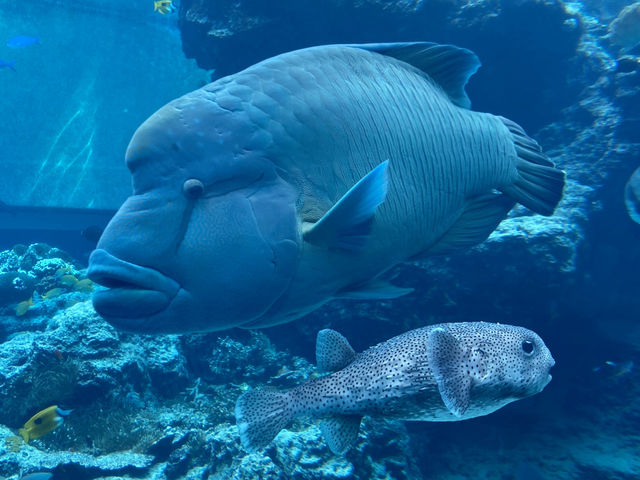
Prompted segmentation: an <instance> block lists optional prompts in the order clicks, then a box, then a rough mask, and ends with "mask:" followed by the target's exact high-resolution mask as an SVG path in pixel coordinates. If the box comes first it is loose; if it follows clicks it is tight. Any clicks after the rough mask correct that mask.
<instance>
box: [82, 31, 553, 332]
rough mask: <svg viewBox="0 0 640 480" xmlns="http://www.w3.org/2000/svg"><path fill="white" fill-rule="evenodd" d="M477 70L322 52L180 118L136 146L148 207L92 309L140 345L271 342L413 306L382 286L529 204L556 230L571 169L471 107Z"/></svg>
mask: <svg viewBox="0 0 640 480" xmlns="http://www.w3.org/2000/svg"><path fill="white" fill-rule="evenodd" d="M478 66H479V60H478V59H477V58H476V56H475V55H474V54H473V53H472V52H470V51H468V50H465V49H461V48H458V47H454V46H451V45H437V44H433V43H426V42H422V43H421V42H417V43H403V44H372V45H325V46H320V47H312V48H308V49H303V50H298V51H294V52H289V53H285V54H282V55H279V56H276V57H273V58H270V59H267V60H265V61H263V62H260V63H258V64H256V65H254V66H252V67H249V68H248V69H246V70H244V71H242V72H239V73H237V74H235V75H231V76H229V77H226V78H223V79H220V80H218V81H216V82H214V83H212V84H210V85H208V86H205V87H203V88H202V89H200V90H196V91H194V92H191V93H189V94H187V95H185V96H183V97H181V98H179V99H176V100H174V101H173V102H171V103H169V104H168V105H167V106H165V107H163V108H162V109H160V110H159V111H158V112H157V113H156V114H154V115H152V116H151V117H150V118H149V119H148V120H147V121H146V122H145V123H144V124H143V125H141V126H140V128H139V129H138V130H137V131H136V133H135V134H134V137H133V138H132V141H131V143H130V145H129V148H128V149H127V154H126V159H127V162H128V165H129V168H130V170H131V172H132V176H133V186H134V192H133V194H132V196H131V197H130V198H129V199H128V200H127V201H126V202H125V204H124V205H123V207H122V208H121V209H120V211H119V212H118V213H117V214H116V215H115V216H114V218H113V219H112V221H111V222H110V224H109V226H108V227H107V228H106V229H105V231H104V233H103V235H102V237H101V239H100V242H99V244H98V248H97V250H96V252H94V254H92V259H93V260H91V261H90V266H89V276H90V277H92V279H94V280H95V281H96V282H97V283H99V284H102V285H104V286H106V287H108V288H107V289H106V290H99V291H97V292H96V294H95V295H94V306H95V308H96V311H98V313H100V314H101V315H103V316H104V317H105V318H106V319H107V320H108V321H110V322H111V323H112V324H114V325H117V326H119V327H121V328H124V329H128V330H133V331H138V332H165V333H180V332H188V331H211V330H222V329H225V328H230V327H234V326H240V327H242V328H258V327H267V326H270V325H276V324H280V323H285V322H289V321H292V320H295V319H296V318H299V317H301V316H304V315H306V314H307V313H309V312H311V311H313V310H314V309H316V308H318V307H319V306H321V305H323V304H324V303H326V302H328V301H330V300H331V299H334V298H357V299H391V298H395V297H398V296H401V295H405V294H407V293H410V291H411V289H409V288H399V287H395V286H393V285H390V284H389V283H388V282H385V281H383V280H382V279H381V278H380V277H381V276H382V275H383V274H384V273H385V272H387V271H388V270H390V269H391V268H393V267H394V266H395V265H397V264H398V263H400V262H405V261H411V260H414V259H417V258H421V257H423V256H426V255H432V254H442V253H449V252H453V251H456V250H460V249H463V248H468V247H471V246H473V245H476V244H478V243H479V242H481V241H483V240H484V239H485V238H487V236H488V235H489V234H490V233H491V232H492V231H493V230H494V229H495V228H496V226H497V225H498V223H499V222H500V221H501V220H502V219H503V218H504V217H505V216H506V214H507V212H508V211H509V210H510V209H511V207H513V205H514V204H515V203H516V202H519V203H521V204H523V205H524V206H526V207H528V208H530V209H532V210H533V211H535V212H538V213H542V214H545V215H550V214H551V213H552V212H553V210H554V208H555V206H556V205H557V203H558V202H559V200H560V198H561V197H562V190H563V186H564V172H562V171H561V170H558V169H556V168H555V167H554V165H553V163H552V162H551V161H550V160H549V159H548V158H547V157H546V156H545V155H544V153H543V152H542V150H541V149H540V147H539V146H538V145H537V144H536V143H535V141H534V140H532V139H530V138H529V137H527V136H526V134H525V133H524V131H522V129H521V128H520V127H519V126H517V125H516V124H515V123H513V122H511V121H509V120H507V119H503V118H501V117H496V116H493V115H491V114H487V113H480V112H474V111H471V110H469V108H468V107H469V104H470V103H469V100H468V98H467V97H466V94H465V93H464V86H465V84H466V82H467V80H468V79H469V77H470V76H471V75H472V74H473V73H474V72H475V71H476V69H477V68H478ZM189 185H196V186H199V187H198V188H196V189H195V190H193V189H191V188H188V186H189ZM194 191H195V192H197V193H196V194H195V195H192V193H193V192H194ZM189 192H191V193H189ZM158 272H159V274H160V275H163V276H164V277H166V278H164V279H163V280H162V281H159V282H156V280H155V279H156V275H157V274H158ZM146 277H149V278H153V279H154V280H153V282H151V283H152V284H153V285H154V286H155V287H154V289H150V288H148V287H149V283H150V282H148V281H147V280H146ZM114 280H117V281H115V282H114ZM114 284H115V285H117V288H109V287H112V286H113V285H114ZM139 287H142V288H139Z"/></svg>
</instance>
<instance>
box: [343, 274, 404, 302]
mask: <svg viewBox="0 0 640 480" xmlns="http://www.w3.org/2000/svg"><path fill="white" fill-rule="evenodd" d="M411 292H413V288H402V287H396V286H395V285H391V284H390V283H388V282H385V281H383V280H378V279H375V278H374V279H373V280H370V281H368V282H365V283H359V284H357V285H354V286H352V287H347V288H344V289H342V290H340V291H339V292H337V293H336V294H335V295H334V296H333V298H347V299H352V300H390V299H392V298H398V297H402V296H403V295H408V294H409V293H411Z"/></svg>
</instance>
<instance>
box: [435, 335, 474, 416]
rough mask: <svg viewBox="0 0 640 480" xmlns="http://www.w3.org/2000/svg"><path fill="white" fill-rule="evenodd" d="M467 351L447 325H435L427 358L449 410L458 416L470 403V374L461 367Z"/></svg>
mask: <svg viewBox="0 0 640 480" xmlns="http://www.w3.org/2000/svg"><path fill="white" fill-rule="evenodd" d="M465 357H466V352H465V351H464V349H463V348H462V347H461V346H460V343H459V342H458V340H457V339H456V338H455V337H454V336H453V335H451V334H450V333H448V332H447V331H446V330H445V329H444V328H435V329H434V330H432V331H431V332H430V333H429V337H428V338H427V358H428V360H429V366H430V367H431V369H432V371H433V373H434V376H435V377H436V383H437V384H438V390H439V391H440V396H441V397H442V401H443V402H444V404H445V406H446V407H447V409H448V410H449V411H450V412H451V413H453V414H454V415H455V416H456V417H460V416H462V414H463V413H464V412H465V411H466V410H467V407H468V406H469V393H470V391H471V377H470V376H469V375H468V374H467V373H466V371H465V369H464V368H462V365H463V364H464V361H465Z"/></svg>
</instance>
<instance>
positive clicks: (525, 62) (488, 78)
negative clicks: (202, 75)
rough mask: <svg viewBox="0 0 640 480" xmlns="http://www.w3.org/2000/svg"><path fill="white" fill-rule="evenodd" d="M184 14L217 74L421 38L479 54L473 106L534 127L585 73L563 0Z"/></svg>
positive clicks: (189, 41)
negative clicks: (300, 53)
mask: <svg viewBox="0 0 640 480" xmlns="http://www.w3.org/2000/svg"><path fill="white" fill-rule="evenodd" d="M179 13H180V21H179V24H180V31H181V36H182V48H183V50H184V52H185V54H186V56H187V57H188V58H195V59H196V61H197V62H198V65H199V66H200V67H201V68H205V69H209V70H211V69H213V70H215V72H214V76H215V77H218V76H221V75H226V74H229V73H234V72H236V71H239V70H241V69H243V68H246V67H248V66H249V65H251V64H253V63H256V62H258V61H260V60H263V59H265V58H268V57H271V56H273V55H277V54H280V53H284V52H287V51H290V50H295V49H298V48H304V47H309V46H313V45H322V44H328V43H376V42H398V41H405V42H406V41H416V40H421V41H435V42H440V43H453V44H456V45H459V46H462V47H467V48H469V49H471V50H473V51H475V52H476V53H477V54H478V56H479V57H480V59H481V60H482V62H483V64H484V67H483V68H482V69H481V70H480V71H479V72H478V73H477V74H476V75H475V76H474V78H473V80H472V81H471V84H470V86H469V93H470V97H471V99H472V101H473V103H474V108H476V109H478V110H484V111H490V112H493V113H499V114H501V115H504V116H506V117H511V118H513V119H515V120H517V121H520V122H523V126H524V127H525V128H527V129H529V130H536V129H538V128H540V127H542V126H543V125H545V124H547V123H549V122H551V121H553V120H555V119H557V118H558V116H559V114H560V112H561V110H562V108H564V107H566V106H568V105H571V103H572V102H574V101H575V100H576V98H577V95H578V93H579V91H580V85H576V84H572V83H570V82H569V81H568V80H569V77H571V76H572V75H573V74H574V72H576V67H577V68H578V69H579V68H580V66H579V65H577V66H576V65H575V53H576V48H577V46H578V41H579V38H580V35H581V32H582V26H581V22H580V18H579V17H578V16H576V15H575V14H572V13H569V12H567V11H566V9H565V8H564V6H563V4H562V3H561V2H560V1H559V0H529V1H525V2H513V1H510V0H485V1H481V2H467V1H462V0H456V1H450V0H435V1H419V0H416V1H406V2H404V1H403V2H394V1H388V0H363V1H359V2H346V1H342V0H330V1H324V2H317V1H315V0H302V1H301V0H281V1H278V2H275V3H274V2H270V3H264V2H262V1H256V0H253V1H246V2H235V1H231V0H224V1H216V2H209V1H206V0H183V1H182V2H181V4H180V12H179ZM539 25H545V27H544V28H540V27H539ZM522 92H529V93H528V94H525V95H523V93H522ZM522 112H526V114H525V115H523V114H522Z"/></svg>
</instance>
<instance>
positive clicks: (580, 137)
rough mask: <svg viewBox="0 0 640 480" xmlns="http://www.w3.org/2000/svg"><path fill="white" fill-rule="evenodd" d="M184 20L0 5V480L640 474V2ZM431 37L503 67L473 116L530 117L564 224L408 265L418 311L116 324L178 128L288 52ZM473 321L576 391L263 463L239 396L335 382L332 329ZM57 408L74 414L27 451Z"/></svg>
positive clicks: (356, 344)
mask: <svg viewBox="0 0 640 480" xmlns="http://www.w3.org/2000/svg"><path fill="white" fill-rule="evenodd" d="M175 3H176V6H178V10H177V11H175V12H172V13H168V14H167V15H161V14H160V13H158V12H154V9H153V1H152V0H144V1H143V0H137V1H135V2H131V1H120V0H113V1H111V2H104V1H97V0H75V1H64V0H22V1H19V2H16V1H15V0H0V67H2V66H4V65H8V64H9V63H11V62H15V63H11V65H13V67H14V68H15V71H14V70H13V69H12V68H8V67H6V68H0V85H1V86H2V91H1V93H0V115H1V116H2V120H1V121H0V167H1V170H0V172H1V173H0V342H2V343H0V398H1V400H0V405H1V406H2V408H0V479H4V478H7V479H11V480H13V479H18V478H22V477H23V476H25V475H27V474H28V473H34V472H42V473H44V472H49V473H51V474H52V475H53V477H52V478H53V479H54V480H64V479H85V478H86V479H91V478H106V477H112V478H113V477H116V478H144V479H152V478H168V479H177V478H189V479H191V478H193V479H195V478H211V479H213V478H223V477H226V478H274V479H275V478H295V479H307V478H308V479H311V478H313V479H315V478H353V479H364V478H376V479H383V478H386V479H402V478H411V479H414V478H425V479H447V480H448V479H451V480H453V479H456V480H457V479H463V478H469V479H496V480H497V479H501V480H509V479H517V480H525V479H526V480H528V479H549V480H554V479H575V478H580V479H625V480H626V479H633V478H640V455H639V454H638V453H639V451H640V449H639V445H640V400H638V399H639V398H640V376H639V375H640V374H639V373H638V368H637V366H638V365H640V323H639V322H640V295H638V285H639V284H640V282H639V277H638V272H639V271H640V225H639V224H637V223H635V222H634V220H633V219H632V218H631V217H630V216H629V214H628V212H627V209H626V207H625V201H624V191H625V185H626V183H627V181H628V180H629V177H630V175H631V174H632V172H634V171H635V170H636V169H637V168H638V167H639V166H640V56H639V55H640V51H639V48H640V47H639V46H637V45H634V44H633V38H635V37H634V34H633V31H634V25H635V28H637V29H638V30H640V6H638V8H637V11H638V13H637V14H633V13H632V14H630V15H629V16H628V17H627V18H626V19H625V21H626V22H628V24H629V25H630V27H629V29H630V31H631V33H629V34H628V35H627V36H626V37H624V35H622V33H621V34H620V35H619V36H616V35H615V34H614V33H613V30H612V28H611V27H610V26H611V25H612V23H613V22H614V19H616V17H617V16H619V14H620V12H621V10H622V9H623V8H624V7H625V6H627V5H630V4H632V3H633V2H631V1H625V0H619V1H618V0H615V1H614V0H607V1H595V0H593V1H589V0H584V1H583V2H559V1H549V2H538V1H536V0H518V1H515V0H514V1H510V0H503V1H501V2H500V1H498V2H493V1H488V0H487V1H478V2H465V1H457V0H438V1H433V2H431V1H426V0H425V1H419V0H416V1H396V2H392V1H376V0H370V1H364V2H333V1H330V2H329V1H327V2H326V4H325V3H321V2H313V1H311V0H305V1H301V0H296V1H294V0H286V1H285V0H282V2H278V3H277V4H273V3H272V2H267V1H266V0H252V1H243V2H235V1H216V2H213V1H211V2H207V1H204V0H202V1H196V0H182V2H181V4H180V5H178V2H175ZM21 36H27V37H30V38H36V37H37V39H38V41H37V42H36V41H34V42H30V41H26V40H25V39H24V38H18V39H17V40H15V39H16V37H21ZM623 37H624V38H623ZM628 38H631V40H628ZM12 39H14V41H13V42H12V41H11V40H12ZM414 40H426V41H433V42H439V43H450V44H454V45H458V46H461V47H465V48H468V49H470V50H472V51H474V52H475V53H476V54H477V55H478V56H479V57H480V59H481V61H482V64H483V66H482V67H481V69H480V70H479V71H478V73H477V74H476V75H474V76H473V77H472V78H471V80H470V82H469V84H468V86H467V93H468V95H469V97H470V98H471V100H472V108H473V109H474V110H478V111H486V112H490V113H493V114H496V115H503V116H505V117H507V118H510V119H512V120H514V121H517V122H518V123H519V124H520V125H522V126H523V127H524V128H525V130H526V131H527V133H528V134H529V135H531V136H532V137H533V138H535V139H536V140H537V141H538V142H539V143H540V144H541V146H542V147H543V149H544V150H545V152H546V153H547V154H548V155H549V156H550V158H551V159H552V160H553V161H554V162H556V164H557V165H558V166H559V167H560V168H562V169H563V170H565V171H566V172H567V186H566V188H565V196H564V199H563V201H562V202H561V203H560V205H559V206H558V208H557V210H556V212H555V214H554V215H553V216H551V217H541V216H539V215H533V214H532V213H531V212H529V211H527V210H526V209H524V208H523V207H516V208H515V209H514V210H513V211H512V212H511V214H510V215H509V217H508V218H507V219H506V220H504V221H503V222H502V223H501V225H500V226H499V227H498V228H497V230H496V231H495V232H494V233H493V235H492V236H491V237H490V238H489V239H488V240H487V241H485V242H484V243H482V244H481V245H479V246H477V247H474V248H472V249H469V250H466V251H461V252H457V253H455V254H452V255H449V256H438V257H428V258H426V259H424V260H420V261H416V262H411V263H407V264H403V265H401V266H399V267H397V268H395V269H394V270H393V271H392V277H393V283H394V284H395V285H398V286H400V287H406V288H413V289H414V290H415V291H414V293H413V294H411V295H408V296H405V297H401V298H398V299H394V300H378V301H356V300H335V301H332V302H329V303H328V304H327V305H325V306H323V307H322V308H320V309H318V310H316V311H314V312H312V313H311V314H309V315H307V316H306V317H304V318H302V319H299V320H297V321H295V322H292V323H287V324H285V325H281V326H277V327H273V328H269V329H264V330H259V331H245V330H238V329H234V330H227V331H223V332H216V333H208V334H189V335H182V336H166V335H151V336H138V335H134V334H130V333H126V332H121V331H118V330H116V329H114V328H113V327H112V326H110V325H109V324H108V323H106V322H105V321H104V320H103V319H102V318H100V317H99V316H98V315H97V314H96V313H95V312H94V310H93V307H92V304H91V295H92V292H93V291H94V290H95V289H97V288H98V287H97V286H95V285H94V284H93V283H92V282H91V281H90V280H88V279H87V270H86V269H87V261H88V256H89V254H90V252H91V251H92V249H93V248H94V247H95V245H96V242H97V239H98V237H99V235H100V232H101V231H102V229H103V228H104V227H105V226H106V224H107V221H108V219H109V218H110V216H111V215H112V214H113V213H114V212H115V211H116V210H117V209H118V208H119V206H120V205H121V204H122V202H123V201H124V200H125V199H126V197H127V196H128V195H129V194H130V192H131V178H130V175H129V172H128V170H127V168H126V166H125V163H124V152H125V150H126V148H127V145H128V142H129V140H130V138H131V136H132V135H133V133H134V131H135V130H136V128H137V127H138V126H139V125H140V124H141V123H142V122H143V121H144V120H145V119H146V118H147V117H149V116H150V115H151V114H152V113H153V112H154V111H155V110H157V109H158V108H160V107H161V106H163V105H164V104H166V103H167V102H168V101H170V100H172V99H174V98H177V97H179V96H181V95H183V94H185V93H187V92H190V91H192V90H194V89H197V88H199V87H201V86H203V85H204V84H206V83H208V82H210V81H211V80H215V79H217V78H219V77H220V76H221V75H225V74H227V73H233V72H235V71H237V70H239V69H242V68H245V67H247V66H249V65H251V64H252V63H254V62H257V61H259V60H262V59H264V58H267V57H270V56H273V55H276V54H279V53H283V52H286V51H289V50H293V49H297V48H303V47H307V46H311V45H315V44H327V43H365V42H391V41H414ZM625 42H626V43H625ZM629 42H631V43H629ZM17 47H18V48H17ZM42 244H47V245H42ZM29 245H31V246H29ZM70 277H73V278H70ZM34 292H35V293H34ZM25 302H26V303H25ZM461 321H490V322H499V323H503V324H512V325H520V326H523V327H526V328H529V329H531V330H534V331H535V332H536V333H538V334H539V335H540V336H541V337H542V338H543V339H544V341H545V343H546V345H547V346H548V347H549V349H550V350H551V352H552V354H553V356H554V358H555V360H556V366H555V367H554V368H553V370H552V372H551V373H552V375H553V380H552V381H551V383H550V384H549V385H548V386H547V387H546V388H545V389H544V390H543V391H542V392H540V393H539V394H537V395H534V396H532V397H530V398H527V399H524V400H520V401H517V402H514V403H512V404H510V405H508V406H506V407H504V408H503V409H501V410H499V411H497V412H495V413H492V414H490V415H487V416H484V417H479V418H477V419H473V420H468V421H463V422H445V423H433V422H406V423H403V422H398V421H394V422H387V421H385V419H384V418H383V417H381V418H368V417H367V418H365V421H364V422H363V425H362V429H361V432H360V436H359V439H358V441H357V443H356V445H355V447H354V448H353V449H352V450H351V451H350V452H349V453H347V454H346V455H345V456H334V455H333V454H332V453H331V452H330V451H329V450H328V448H327V447H326V445H325V443H324V442H323V440H322V437H321V435H320V432H319V430H318V428H317V426H315V425H316V423H317V422H315V419H311V418H301V419H299V420H298V421H296V422H295V423H294V424H293V425H292V426H290V427H289V428H288V429H287V430H285V431H284V432H283V433H281V434H280V435H279V436H278V437H277V439H276V441H275V442H274V443H273V444H271V446H270V447H268V448H267V449H266V450H264V451H261V452H258V453H255V454H251V455H249V454H247V453H246V452H245V451H244V450H243V449H242V447H241V445H240V443H239V437H238V432H237V429H236V427H235V417H234V404H235V400H236V398H237V397H238V396H239V395H240V394H241V393H242V392H244V391H246V390H247V389H249V388H254V387H259V386H263V385H269V386H272V387H276V388H291V387H293V386H295V385H298V384H300V383H301V382H303V381H305V380H306V379H308V378H309V377H310V376H311V375H314V366H313V365H314V363H315V339H316V334H317V332H318V331H319V330H321V329H323V328H333V329H335V330H338V331H339V332H341V333H342V334H343V335H344V336H345V337H346V338H348V339H349V341H350V342H351V345H352V346H353V348H354V349H355V350H356V351H357V352H359V351H362V350H365V349H366V348H368V347H369V346H372V345H375V344H377V343H379V342H382V341H385V340H387V339H389V338H391V337H393V336H395V335H399V334H401V333H403V332H406V331H408V330H411V329H414V328H418V327H422V326H424V325H428V324H435V323H446V322H461ZM50 405H62V406H63V407H64V408H69V409H73V412H72V413H71V414H70V415H69V417H68V418H66V419H65V423H64V424H63V425H61V426H59V427H58V428H56V429H55V430H53V431H52V432H50V433H46V434H45V435H43V436H42V437H40V438H38V439H35V440H32V441H29V443H28V444H25V443H24V442H23V441H22V440H21V439H19V437H16V435H17V434H18V429H19V428H21V427H22V426H23V424H24V423H25V422H26V421H27V420H28V419H29V418H30V417H31V416H32V415H34V414H36V413H37V412H39V411H41V410H42V409H44V408H46V407H48V406H50ZM12 439H13V440H12ZM15 439H17V440H15Z"/></svg>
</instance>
